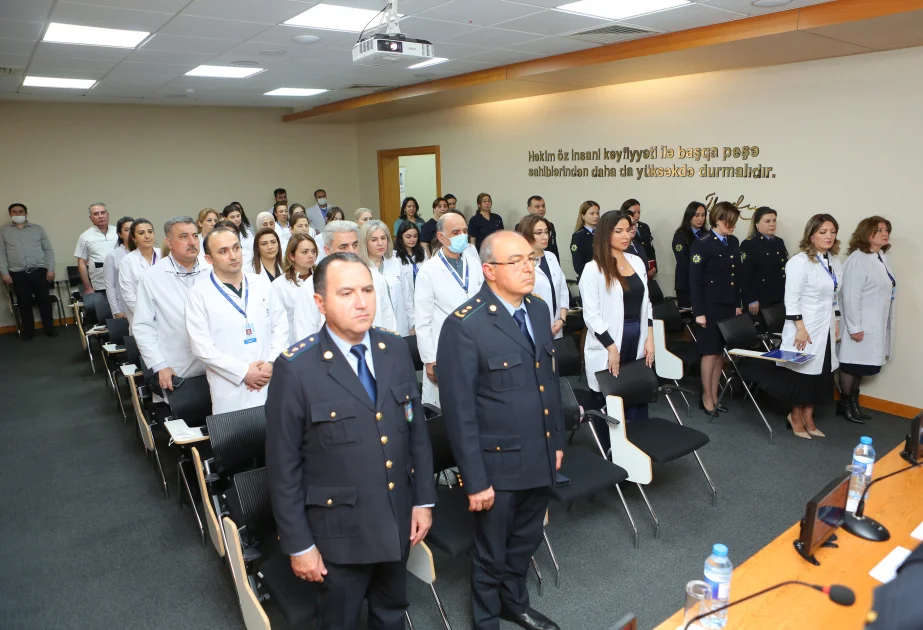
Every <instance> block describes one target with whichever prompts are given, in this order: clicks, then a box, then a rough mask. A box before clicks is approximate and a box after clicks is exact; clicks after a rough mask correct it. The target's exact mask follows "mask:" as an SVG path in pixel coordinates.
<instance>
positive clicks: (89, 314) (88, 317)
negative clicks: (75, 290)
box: [83, 293, 112, 331]
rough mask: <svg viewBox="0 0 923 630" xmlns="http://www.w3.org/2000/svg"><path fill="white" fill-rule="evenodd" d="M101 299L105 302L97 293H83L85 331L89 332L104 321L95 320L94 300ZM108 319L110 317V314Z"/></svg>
mask: <svg viewBox="0 0 923 630" xmlns="http://www.w3.org/2000/svg"><path fill="white" fill-rule="evenodd" d="M97 299H102V300H103V301H105V300H106V298H104V297H103V296H101V295H100V294H99V293H85V294H84V295H83V327H84V329H85V331H87V330H89V329H90V328H92V327H93V326H95V325H96V324H99V323H101V322H104V321H106V320H104V319H102V320H100V319H96V300H97ZM109 317H112V315H111V314H110V315H109Z"/></svg>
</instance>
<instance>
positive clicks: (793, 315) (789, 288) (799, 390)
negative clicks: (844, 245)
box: [779, 214, 842, 440]
mask: <svg viewBox="0 0 923 630" xmlns="http://www.w3.org/2000/svg"><path fill="white" fill-rule="evenodd" d="M838 231H839V224H838V223H837V222H836V219H834V218H833V217H832V216H830V215H829V214H815V215H814V216H813V217H811V218H810V219H809V220H808V223H807V225H806V226H805V228H804V237H803V238H802V239H801V243H800V244H799V248H800V250H801V251H800V253H798V254H796V255H795V256H793V257H792V259H791V260H789V261H788V263H787V264H786V265H785V327H784V328H783V329H782V346H781V349H782V350H784V351H789V352H803V353H805V354H810V355H814V358H813V359H812V360H810V361H808V362H806V363H802V364H800V365H796V364H794V363H789V362H784V363H779V365H781V366H782V367H785V368H788V369H789V370H791V372H790V376H791V378H790V383H789V387H787V388H786V391H787V392H788V399H787V400H786V401H784V402H787V403H788V404H790V405H791V407H792V412H791V413H790V414H789V416H788V423H789V426H790V428H791V429H792V431H793V432H794V434H795V435H796V436H797V437H800V438H802V439H806V440H810V439H811V436H814V437H825V436H824V433H823V431H821V430H820V429H818V428H817V427H816V426H815V424H814V407H815V405H818V404H823V403H824V402H826V401H828V400H830V399H832V398H833V376H832V374H833V371H834V370H835V369H836V368H837V366H838V365H839V361H838V360H837V357H836V353H835V351H834V350H835V348H836V342H837V341H839V339H840V321H839V317H840V308H839V301H838V295H839V291H840V288H841V286H842V271H841V267H840V261H839V260H837V254H838V253H839V252H840V242H839V241H838V240H837V238H836V235H837V232H838Z"/></svg>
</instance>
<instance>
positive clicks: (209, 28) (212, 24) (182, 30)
mask: <svg viewBox="0 0 923 630" xmlns="http://www.w3.org/2000/svg"><path fill="white" fill-rule="evenodd" d="M266 28H267V26H266V25H265V24H259V23H257V22H239V21H237V20H220V19H217V18H206V17H198V16H195V15H177V16H176V17H175V18H174V19H173V20H172V21H171V22H170V23H169V24H167V25H166V26H165V27H163V28H162V29H160V31H159V32H160V33H162V34H164V35H180V36H182V37H208V38H211V39H235V40H238V41H243V40H247V39H250V38H251V37H253V36H254V35H257V34H259V33H262V32H263V31H265V30H266Z"/></svg>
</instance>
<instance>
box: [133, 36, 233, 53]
mask: <svg viewBox="0 0 923 630" xmlns="http://www.w3.org/2000/svg"><path fill="white" fill-rule="evenodd" d="M237 43H238V42H235V41H233V40H229V39H206V38H204V37H180V36H179V35H159V34H158V35H154V38H153V39H152V40H151V41H149V42H148V43H146V44H145V45H144V48H146V49H148V50H165V51H168V52H186V53H203V54H204V53H211V54H212V55H220V54H221V53H223V52H224V51H226V50H230V49H231V48H233V47H234V46H235V45H236V44H237Z"/></svg>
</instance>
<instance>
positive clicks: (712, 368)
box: [689, 201, 741, 415]
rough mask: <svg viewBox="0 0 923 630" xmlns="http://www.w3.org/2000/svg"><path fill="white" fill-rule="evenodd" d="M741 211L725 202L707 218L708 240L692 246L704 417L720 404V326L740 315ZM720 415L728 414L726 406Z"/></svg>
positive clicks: (691, 290)
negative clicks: (738, 234)
mask: <svg viewBox="0 0 923 630" xmlns="http://www.w3.org/2000/svg"><path fill="white" fill-rule="evenodd" d="M739 218H740V210H738V209H737V206H735V205H734V204H732V203H729V202H727V201H722V202H720V203H718V204H716V205H715V207H714V208H712V210H711V213H710V215H709V217H708V220H709V223H710V224H711V227H712V230H711V233H710V234H709V235H708V236H705V237H704V238H702V239H700V240H698V241H694V242H693V243H692V259H691V264H690V266H689V293H690V296H691V297H692V314H693V315H694V316H695V322H696V324H698V326H699V328H698V329H697V330H696V344H697V346H698V349H699V352H700V353H702V402H701V404H700V407H701V408H702V409H704V410H705V413H707V414H708V415H711V414H712V413H714V409H715V406H716V405H717V403H718V379H719V378H720V376H721V367H722V365H723V363H724V362H723V360H722V358H721V353H722V351H723V349H724V340H723V339H722V337H721V332H720V331H719V330H718V322H719V321H721V320H724V319H729V318H731V317H734V316H735V315H740V314H741V309H740V282H738V280H739V279H740V276H739V275H738V274H737V271H738V270H739V269H740V267H739V263H740V245H739V243H738V241H737V238H736V237H734V236H733V234H734V226H736V225H737V219H739ZM718 411H727V409H726V408H725V407H723V406H721V407H718Z"/></svg>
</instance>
